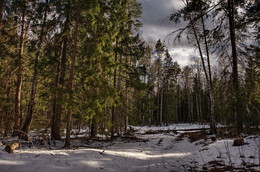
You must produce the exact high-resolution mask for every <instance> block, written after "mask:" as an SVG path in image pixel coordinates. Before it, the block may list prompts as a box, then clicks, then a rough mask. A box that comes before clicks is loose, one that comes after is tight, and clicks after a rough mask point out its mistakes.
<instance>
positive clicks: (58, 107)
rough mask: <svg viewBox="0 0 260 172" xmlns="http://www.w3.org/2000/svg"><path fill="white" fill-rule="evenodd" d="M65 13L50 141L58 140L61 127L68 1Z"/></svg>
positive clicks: (68, 16)
mask: <svg viewBox="0 0 260 172" xmlns="http://www.w3.org/2000/svg"><path fill="white" fill-rule="evenodd" d="M65 11H66V21H65V27H64V31H63V33H64V36H63V38H62V47H61V48H62V49H61V61H60V76H59V79H58V84H57V86H58V87H59V89H58V93H57V97H56V98H57V99H58V101H57V100H54V101H55V105H54V106H55V110H54V112H53V120H52V121H53V122H52V131H51V134H52V139H55V140H60V139H61V135H60V126H61V115H62V111H63V109H62V100H63V94H64V86H65V74H66V63H67V50H68V37H69V35H68V32H69V29H70V28H69V24H70V1H68V4H67V7H66V9H65Z"/></svg>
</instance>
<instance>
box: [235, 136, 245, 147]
mask: <svg viewBox="0 0 260 172" xmlns="http://www.w3.org/2000/svg"><path fill="white" fill-rule="evenodd" d="M243 145H245V142H244V139H243V138H237V139H235V140H234V143H233V145H232V146H243Z"/></svg>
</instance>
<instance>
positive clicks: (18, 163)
mask: <svg viewBox="0 0 260 172" xmlns="http://www.w3.org/2000/svg"><path fill="white" fill-rule="evenodd" d="M0 165H24V162H23V161H17V160H15V161H13V160H0Z"/></svg>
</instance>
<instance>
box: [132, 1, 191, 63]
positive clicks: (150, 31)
mask: <svg viewBox="0 0 260 172" xmlns="http://www.w3.org/2000/svg"><path fill="white" fill-rule="evenodd" d="M137 1H138V2H140V3H142V7H143V9H142V11H143V13H142V16H141V21H142V23H143V27H142V28H141V30H140V33H141V35H142V36H143V38H144V39H145V40H146V41H151V42H153V43H155V42H156V41H157V40H158V39H161V40H165V44H166V46H167V48H168V49H169V50H170V54H171V56H172V58H173V60H174V61H177V62H178V63H179V64H180V65H181V66H182V67H183V66H185V65H189V64H192V61H191V59H192V57H194V55H195V56H196V51H195V49H194V48H193V47H191V46H190V45H188V43H187V40H185V39H184V41H183V44H182V45H176V44H175V45H174V44H173V40H174V36H170V37H168V39H165V38H166V37H167V35H169V34H170V33H171V32H172V31H174V30H177V29H179V28H183V27H184V26H185V25H186V23H180V24H178V25H176V24H174V23H173V22H169V20H168V17H169V16H170V14H172V13H175V12H176V11H177V10H178V9H180V8H181V7H182V6H183V2H182V0H137ZM183 37H184V38H185V37H186V36H185V35H183Z"/></svg>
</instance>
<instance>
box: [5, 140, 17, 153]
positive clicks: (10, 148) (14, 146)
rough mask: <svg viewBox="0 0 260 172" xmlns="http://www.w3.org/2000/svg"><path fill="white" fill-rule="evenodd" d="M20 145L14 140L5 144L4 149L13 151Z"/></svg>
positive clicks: (9, 151)
mask: <svg viewBox="0 0 260 172" xmlns="http://www.w3.org/2000/svg"><path fill="white" fill-rule="evenodd" d="M19 147H20V143H18V142H14V143H11V144H9V145H6V147H5V151H6V152H8V153H14V150H15V149H17V148H19Z"/></svg>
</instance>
